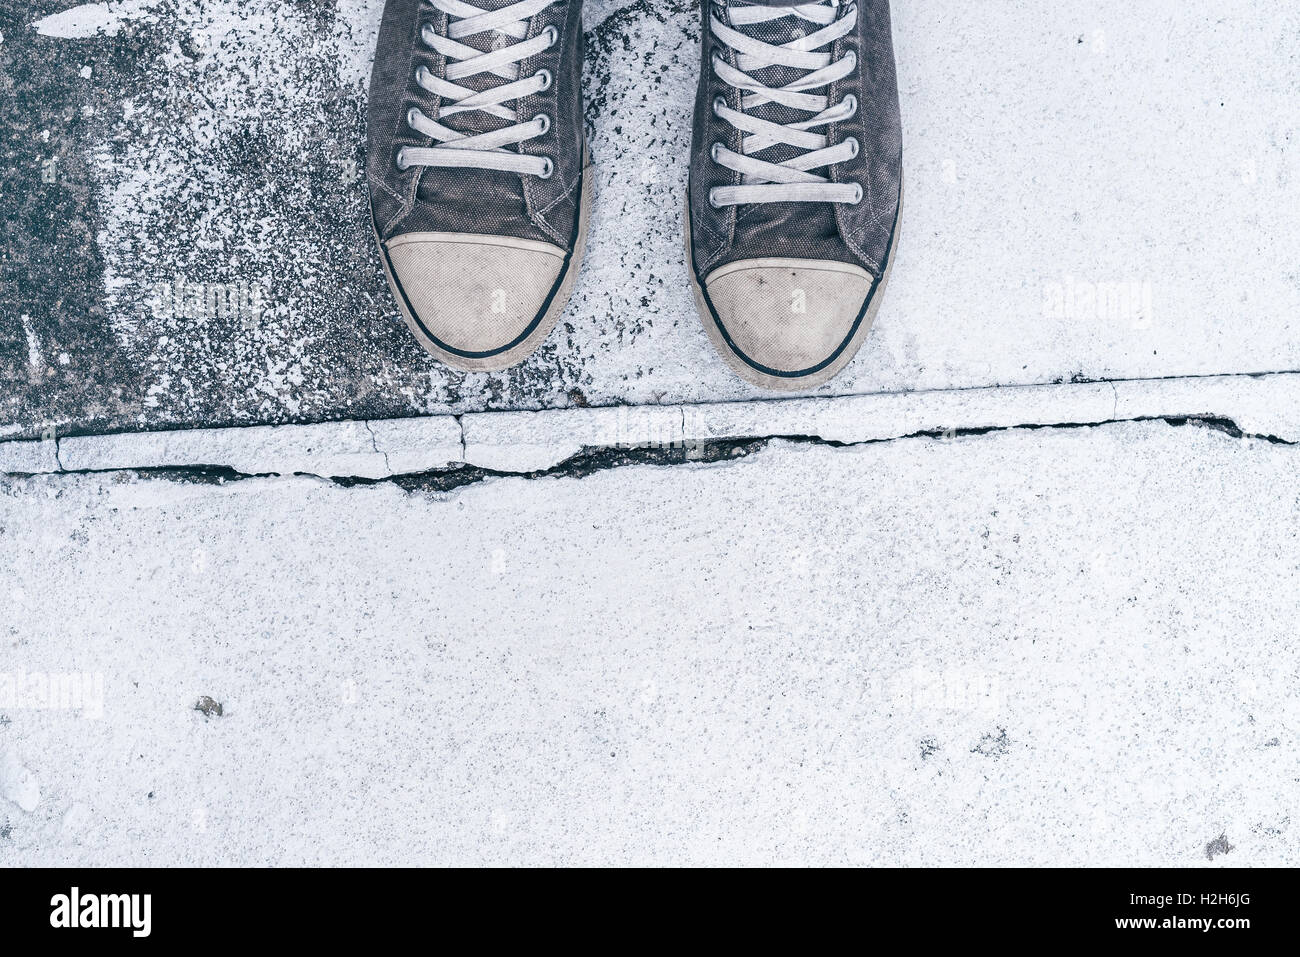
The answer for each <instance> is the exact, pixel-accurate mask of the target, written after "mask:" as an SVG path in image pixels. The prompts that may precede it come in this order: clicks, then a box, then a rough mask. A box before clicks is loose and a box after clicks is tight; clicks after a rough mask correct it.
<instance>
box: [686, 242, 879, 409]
mask: <svg viewBox="0 0 1300 957" xmlns="http://www.w3.org/2000/svg"><path fill="white" fill-rule="evenodd" d="M874 282H875V280H874V279H873V277H872V276H871V274H870V273H868V272H867V271H866V270H865V269H861V268H860V267H858V266H853V265H850V264H848V263H839V262H826V261H815V260H802V259H748V260H742V261H740V262H734V263H730V264H728V265H726V266H722V267H720V268H718V269H716V270H714V271H713V272H712V273H711V274H710V275H709V277H708V278H707V279H706V280H705V281H704V288H705V291H706V293H707V295H708V300H709V303H710V305H711V306H712V309H713V313H714V315H715V317H716V322H717V325H718V327H719V331H720V332H721V333H722V336H723V338H724V340H725V344H726V346H727V347H728V348H729V351H730V352H731V353H732V355H733V356H734V357H735V360H736V361H735V362H733V365H735V366H736V368H737V371H739V372H741V373H742V375H744V376H745V378H747V379H749V380H750V381H751V382H755V383H756V384H758V385H762V386H764V387H766V388H777V389H782V388H784V389H803V388H809V387H811V386H813V385H817V384H819V383H820V382H823V381H825V380H826V379H829V378H830V377H831V376H832V375H834V374H835V372H836V371H838V369H839V368H841V367H842V366H843V365H844V364H845V363H847V361H848V360H849V359H850V358H851V357H852V354H853V350H854V349H856V346H857V344H858V343H860V342H861V340H862V337H863V335H865V333H866V329H864V328H862V327H863V326H864V325H866V324H868V319H867V310H866V304H867V299H868V297H869V296H870V295H871V289H872V286H873V285H874Z"/></svg>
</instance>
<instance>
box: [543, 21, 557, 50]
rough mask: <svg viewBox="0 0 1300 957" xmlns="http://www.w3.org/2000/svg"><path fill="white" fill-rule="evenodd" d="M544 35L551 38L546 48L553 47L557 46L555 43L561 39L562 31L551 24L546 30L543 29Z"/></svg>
mask: <svg viewBox="0 0 1300 957" xmlns="http://www.w3.org/2000/svg"><path fill="white" fill-rule="evenodd" d="M542 36H544V37H549V39H548V40H547V42H546V48H547V49H548V50H549V49H550V48H551V47H553V46H555V44H556V43H558V42H559V41H560V31H559V30H557V29H556V28H555V27H554V26H549V27H547V28H546V29H545V30H543V31H542Z"/></svg>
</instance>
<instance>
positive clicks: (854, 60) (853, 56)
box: [846, 50, 858, 70]
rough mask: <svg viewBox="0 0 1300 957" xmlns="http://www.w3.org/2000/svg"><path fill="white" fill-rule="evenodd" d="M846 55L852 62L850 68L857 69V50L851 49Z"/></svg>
mask: <svg viewBox="0 0 1300 957" xmlns="http://www.w3.org/2000/svg"><path fill="white" fill-rule="evenodd" d="M846 55H847V56H848V58H849V63H850V64H851V65H850V67H849V69H850V70H853V69H857V66H858V55H857V53H856V52H855V51H853V50H850V51H849V52H848V54H846Z"/></svg>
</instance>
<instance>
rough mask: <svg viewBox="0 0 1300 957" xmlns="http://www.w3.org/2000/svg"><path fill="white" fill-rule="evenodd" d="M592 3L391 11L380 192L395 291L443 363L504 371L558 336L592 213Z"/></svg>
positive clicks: (384, 49)
mask: <svg viewBox="0 0 1300 957" xmlns="http://www.w3.org/2000/svg"><path fill="white" fill-rule="evenodd" d="M582 43H583V39H582V0H387V3H386V4H385V6H384V18H383V23H382V25H381V26H380V30H379V44H378V48H377V50H376V53H375V68H374V73H373V74H372V76H371V80H370V130H369V136H370V149H369V156H368V158H367V164H366V174H367V176H366V178H367V184H368V185H369V187H370V205H371V213H372V218H373V221H374V227H375V236H376V239H377V240H378V242H379V252H380V258H381V260H382V261H383V265H384V272H385V273H386V274H387V276H388V281H389V285H390V286H391V287H392V290H393V295H394V296H395V297H396V299H397V303H398V306H399V307H400V308H401V311H402V315H403V316H404V317H405V319H406V323H407V325H408V326H409V327H410V329H411V332H412V333H414V334H415V337H416V338H417V339H418V340H419V341H420V343H421V344H422V345H423V346H424V347H425V349H427V350H428V351H429V352H431V353H433V354H434V355H435V356H437V357H438V358H440V359H441V360H442V361H443V362H445V363H447V364H448V365H450V366H453V367H455V368H457V369H463V370H466V371H494V370H500V369H505V368H506V367H508V366H511V365H514V364H515V363H517V362H520V361H522V360H523V359H524V358H526V357H527V356H528V355H529V354H530V353H531V352H532V351H533V350H534V349H536V348H537V346H538V345H540V344H541V342H542V340H543V339H545V338H546V336H547V334H548V333H549V332H550V331H551V329H552V327H553V326H554V325H555V321H556V320H557V319H558V318H559V316H560V314H561V313H562V312H563V311H564V306H565V303H566V302H567V301H568V299H569V293H570V291H571V290H572V289H573V283H574V278H575V277H576V276H577V273H578V264H579V263H580V262H581V261H582V252H583V247H584V244H585V241H586V234H587V214H588V210H589V208H590V205H591V192H592V190H591V185H592V184H591V180H592V177H591V176H590V175H588V173H587V170H586V166H587V160H586V148H585V143H584V139H585V138H584V135H583V115H582V113H583V111H582V91H581V80H582Z"/></svg>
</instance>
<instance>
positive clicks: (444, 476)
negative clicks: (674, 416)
mask: <svg viewBox="0 0 1300 957" xmlns="http://www.w3.org/2000/svg"><path fill="white" fill-rule="evenodd" d="M458 421H459V419H458ZM1140 422H1162V423H1164V424H1165V425H1168V426H1170V427H1171V428H1188V427H1192V428H1202V429H1209V430H1211V431H1214V432H1220V433H1222V434H1224V435H1226V436H1228V437H1230V438H1233V439H1239V440H1246V441H1255V440H1259V441H1261V442H1264V443H1266V444H1268V445H1280V446H1288V447H1294V446H1297V445H1300V442H1297V441H1292V440H1289V439H1284V438H1282V437H1280V436H1276V435H1268V434H1258V433H1250V432H1246V431H1244V430H1243V429H1242V428H1241V427H1240V426H1238V425H1237V423H1236V422H1235V421H1233V420H1232V419H1230V418H1225V417H1222V416H1213V415H1205V416H1186V415H1184V416H1169V415H1145V416H1134V417H1132V418H1115V419H1107V420H1104V421H1100V422H1054V423H1025V424H1020V425H995V426H971V427H964V428H953V429H925V430H922V431H918V432H911V433H908V434H906V435H899V436H891V437H888V438H874V439H860V440H853V441H841V440H837V439H827V438H824V437H822V436H820V435H763V436H737V437H732V438H725V439H706V440H693V439H689V438H688V439H687V440H686V441H685V442H683V443H672V444H671V445H663V444H659V445H639V446H638V445H631V446H626V447H621V446H590V447H586V448H584V449H582V450H581V451H580V452H578V453H576V454H574V455H572V456H569V457H568V458H566V459H564V460H563V461H561V462H558V463H556V464H555V465H552V466H549V467H547V468H541V469H533V470H528V471H511V470H504V469H492V468H484V467H482V466H477V465H471V464H469V463H460V464H457V465H451V466H448V467H446V468H441V469H430V470H427V471H422V472H407V473H401V474H396V475H387V476H383V477H380V478H368V477H364V476H350V475H320V474H317V473H312V472H291V473H281V472H257V473H250V472H241V471H239V470H237V469H234V468H231V467H229V466H224V465H183V466H157V467H133V468H108V469H62V468H61V470H60V471H58V472H43V473H17V472H15V473H9V475H10V476H12V477H14V478H32V477H36V476H55V475H112V474H119V473H127V474H135V475H139V476H141V477H145V478H155V479H163V480H167V481H175V482H185V483H191V484H201V485H225V484H227V483H230V482H238V481H244V480H248V479H268V478H288V477H295V478H311V479H318V480H320V481H322V482H329V483H331V484H333V485H338V486H341V487H343V488H358V487H368V486H374V485H395V486H397V487H398V488H401V489H402V490H403V491H406V492H424V493H434V494H437V493H446V492H452V491H455V490H457V489H461V488H465V487H467V486H470V485H476V484H479V483H481V482H485V481H488V480H490V479H504V478H522V479H526V480H535V479H546V478H557V479H561V478H572V479H583V478H586V477H587V476H589V475H593V474H595V473H597V472H605V471H609V470H611V469H617V468H626V467H628V466H632V465H652V466H659V467H671V466H676V465H712V464H717V463H722V462H734V461H737V460H739V459H743V458H747V457H748V456H751V455H753V454H755V453H756V452H760V451H762V450H763V449H765V448H767V447H768V446H770V445H772V444H774V443H778V442H784V443H787V444H792V445H812V446H825V447H828V448H834V449H846V448H855V447H858V446H865V445H881V444H886V443H891V442H902V441H907V440H916V439H931V440H937V441H941V442H947V441H952V440H954V439H959V438H970V437H978V436H985V435H993V434H997V433H1002V432H1037V431H1052V430H1067V429H1097V428H1102V427H1104V426H1109V425H1122V424H1128V423H1140ZM371 437H372V439H373V438H374V433H373V431H372V432H371ZM461 446H462V449H464V447H465V438H464V431H463V429H462V432H461ZM375 451H376V452H380V454H383V455H384V456H385V462H387V453H384V452H382V451H381V450H380V449H379V448H378V445H377V443H376V448H375Z"/></svg>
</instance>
